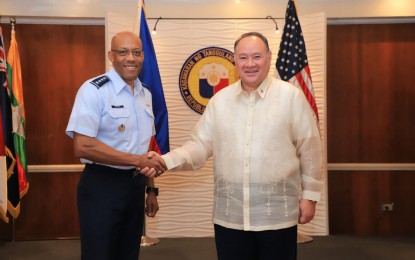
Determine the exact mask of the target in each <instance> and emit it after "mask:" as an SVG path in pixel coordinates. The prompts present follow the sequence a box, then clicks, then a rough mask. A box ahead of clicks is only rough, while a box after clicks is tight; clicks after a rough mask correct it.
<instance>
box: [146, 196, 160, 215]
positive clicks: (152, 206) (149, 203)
mask: <svg viewBox="0 0 415 260" xmlns="http://www.w3.org/2000/svg"><path fill="white" fill-rule="evenodd" d="M158 210H159V204H158V202H157V197H156V194H154V193H153V192H150V193H149V194H148V195H147V198H146V215H147V216H148V217H151V218H154V216H156V214H157V211H158Z"/></svg>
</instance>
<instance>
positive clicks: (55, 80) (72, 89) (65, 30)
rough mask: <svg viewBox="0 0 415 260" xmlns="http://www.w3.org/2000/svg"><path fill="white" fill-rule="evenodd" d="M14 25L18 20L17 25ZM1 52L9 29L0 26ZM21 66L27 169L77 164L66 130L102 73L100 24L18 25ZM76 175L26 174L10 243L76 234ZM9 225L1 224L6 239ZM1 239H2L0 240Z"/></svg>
mask: <svg viewBox="0 0 415 260" xmlns="http://www.w3.org/2000/svg"><path fill="white" fill-rule="evenodd" d="M17 22H18V21H17ZM2 28H3V35H4V40H5V46H6V49H8V47H9V46H10V25H9V24H2ZM15 30H16V38H17V42H18V44H19V52H20V59H21V66H22V78H23V79H22V80H23V91H24V100H25V109H26V139H27V156H28V163H29V165H39V164H52V165H53V164H79V160H78V159H76V158H75V157H74V155H73V145H72V140H71V139H70V138H69V137H68V136H66V134H65V129H66V125H67V123H68V119H69V115H70V112H71V110H72V106H73V102H74V99H75V95H76V92H77V90H78V88H79V87H80V86H81V85H82V83H83V82H84V81H86V80H87V79H89V78H91V77H94V76H98V75H100V74H102V73H105V55H106V54H105V28H104V26H101V25H98V26H97V25H36V24H17V25H16V27H15ZM78 179H79V173H31V174H29V183H30V188H29V191H28V193H27V195H26V196H25V197H23V199H22V200H21V213H20V216H19V217H18V219H17V220H16V221H15V239H16V240H26V239H45V238H59V237H77V236H79V228H78V216H77V211H76V204H75V199H76V184H77V182H78ZM9 226H10V225H5V224H4V223H1V224H0V233H3V231H4V232H5V233H6V234H8V235H6V237H9V238H10V237H11V236H10V231H11V230H10V227H9ZM0 238H1V237H0Z"/></svg>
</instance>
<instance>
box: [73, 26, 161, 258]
mask: <svg viewBox="0 0 415 260" xmlns="http://www.w3.org/2000/svg"><path fill="white" fill-rule="evenodd" d="M108 57H109V59H110V61H111V62H112V65H113V69H111V70H110V71H109V72H107V73H106V74H104V75H101V76H99V77H96V78H94V79H92V80H88V81H87V82H85V83H84V84H83V85H82V86H81V88H80V89H79V90H78V93H77V96H76V99H75V103H74V106H73V110H72V113H71V116H70V119H69V123H68V126H67V129H66V133H67V134H68V135H69V136H70V137H72V138H73V142H74V151H75V156H76V157H79V158H81V161H82V162H83V163H85V168H84V171H83V173H82V175H81V178H80V181H79V184H78V193H77V196H78V197H77V201H78V213H79V222H80V228H81V255H82V259H83V260H85V259H94V260H95V259H100V260H105V259H108V260H109V259H114V260H115V259H117V260H119V259H134V260H136V259H137V258H138V255H139V250H140V239H141V235H142V230H143V218H144V195H145V190H146V186H147V193H148V196H147V199H146V205H147V209H146V212H147V215H148V216H151V217H154V216H155V214H156V212H157V210H158V204H157V199H156V196H157V193H158V190H157V189H156V188H154V183H153V179H151V178H147V177H145V176H144V175H142V174H138V172H137V171H136V170H137V169H144V168H146V167H148V168H147V169H151V170H150V171H154V172H155V174H161V173H162V172H164V171H165V164H164V162H163V161H162V160H160V159H159V158H151V159H149V158H147V156H146V153H147V151H148V149H149V144H150V139H151V137H152V136H153V135H154V134H155V130H154V129H155V128H154V115H153V111H152V101H151V100H152V99H151V93H150V91H149V90H148V89H147V88H146V87H145V86H144V85H143V84H142V83H141V82H140V80H139V79H138V75H139V73H140V71H141V67H142V64H143V60H144V53H143V51H142V43H141V40H140V38H139V37H138V36H137V35H135V34H133V33H131V32H120V33H117V34H116V35H115V36H114V37H113V38H112V41H111V51H109V52H108Z"/></svg>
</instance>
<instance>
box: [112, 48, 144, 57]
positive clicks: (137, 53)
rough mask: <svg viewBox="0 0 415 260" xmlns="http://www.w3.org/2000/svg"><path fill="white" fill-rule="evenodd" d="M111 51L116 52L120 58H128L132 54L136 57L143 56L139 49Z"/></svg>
mask: <svg viewBox="0 0 415 260" xmlns="http://www.w3.org/2000/svg"><path fill="white" fill-rule="evenodd" d="M111 51H115V52H116V53H117V54H118V56H122V57H123V56H127V55H130V52H131V53H132V54H133V55H134V56H135V57H141V55H142V54H143V51H141V50H138V49H134V50H111Z"/></svg>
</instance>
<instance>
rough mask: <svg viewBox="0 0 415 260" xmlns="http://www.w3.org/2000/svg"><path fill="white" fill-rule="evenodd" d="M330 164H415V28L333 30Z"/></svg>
mask: <svg viewBox="0 0 415 260" xmlns="http://www.w3.org/2000/svg"><path fill="white" fill-rule="evenodd" d="M327 39H328V42H327V113H328V120H327V121H328V131H327V132H328V161H329V162H330V163H349V162H353V163H410V162H414V161H415V149H413V142H411V140H413V133H414V132H415V120H411V118H412V117H413V115H414V113H415V88H414V87H413V82H414V81H415V73H413V72H412V70H413V68H414V66H415V59H414V57H415V24H390V25H385V24H383V25H342V26H333V25H331V26H328V31H327Z"/></svg>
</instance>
